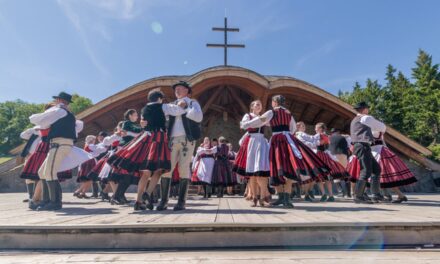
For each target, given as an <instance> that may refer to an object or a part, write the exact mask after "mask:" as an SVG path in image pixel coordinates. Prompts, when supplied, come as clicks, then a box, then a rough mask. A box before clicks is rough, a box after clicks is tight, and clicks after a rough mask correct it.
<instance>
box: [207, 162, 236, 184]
mask: <svg viewBox="0 0 440 264" xmlns="http://www.w3.org/2000/svg"><path fill="white" fill-rule="evenodd" d="M211 184H212V185H213V186H234V185H236V184H237V177H236V174H234V173H232V167H231V163H230V162H229V160H228V159H227V158H225V157H217V159H216V160H215V163H214V169H213V172H212V182H211Z"/></svg>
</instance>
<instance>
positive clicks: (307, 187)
mask: <svg viewBox="0 0 440 264" xmlns="http://www.w3.org/2000/svg"><path fill="white" fill-rule="evenodd" d="M296 129H297V130H296V132H295V137H296V138H297V139H299V140H300V141H301V142H302V143H304V144H305V145H306V146H307V147H309V148H310V149H311V150H313V151H316V146H317V144H318V143H319V137H317V136H316V135H309V134H307V133H306V124H305V123H304V122H302V121H300V122H298V123H296ZM300 184H301V183H300ZM313 186H315V181H306V182H304V183H302V184H301V187H302V189H303V191H304V194H305V196H304V200H305V201H308V202H314V200H313V199H314V196H313V193H312V189H313Z"/></svg>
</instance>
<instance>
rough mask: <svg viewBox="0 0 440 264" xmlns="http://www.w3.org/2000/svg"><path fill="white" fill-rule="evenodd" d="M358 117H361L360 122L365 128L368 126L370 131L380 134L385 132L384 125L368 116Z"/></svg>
mask: <svg viewBox="0 0 440 264" xmlns="http://www.w3.org/2000/svg"><path fill="white" fill-rule="evenodd" d="M358 115H360V116H362V117H361V120H360V122H361V123H362V124H364V125H366V126H369V127H370V128H371V130H372V131H378V132H382V133H383V132H385V130H386V128H387V127H386V125H385V124H384V123H382V122H380V121H379V120H377V119H376V118H374V117H372V116H370V115H361V114H358Z"/></svg>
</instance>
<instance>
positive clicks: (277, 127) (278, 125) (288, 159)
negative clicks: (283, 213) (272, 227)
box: [250, 95, 328, 208]
mask: <svg viewBox="0 0 440 264" xmlns="http://www.w3.org/2000/svg"><path fill="white" fill-rule="evenodd" d="M284 103H285V98H284V96H282V95H275V96H273V97H272V108H273V110H269V111H267V112H266V113H264V114H263V115H262V116H261V117H260V118H257V119H253V120H252V121H251V124H250V125H252V124H253V125H256V124H265V123H267V122H269V124H270V126H271V127H272V132H273V133H272V137H271V139H270V148H269V161H270V175H271V181H272V185H274V186H276V188H277V192H278V200H277V201H275V202H274V203H272V205H274V206H276V205H283V206H284V207H286V208H293V204H292V203H291V202H290V193H291V191H292V181H293V180H295V181H298V182H304V181H313V180H314V179H315V178H316V177H319V176H320V175H321V174H323V173H327V172H328V168H327V166H326V165H325V164H324V163H323V162H322V161H321V160H320V159H319V158H318V156H316V154H315V153H314V152H313V151H312V150H311V149H310V148H308V147H307V146H306V145H304V144H303V143H302V142H301V141H299V140H298V139H297V138H296V137H294V136H293V134H292V133H294V132H295V131H296V123H295V120H294V119H293V117H292V115H291V114H290V112H289V111H288V110H287V109H286V108H284ZM254 120H255V122H254Z"/></svg>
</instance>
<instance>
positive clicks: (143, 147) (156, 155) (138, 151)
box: [117, 131, 171, 172]
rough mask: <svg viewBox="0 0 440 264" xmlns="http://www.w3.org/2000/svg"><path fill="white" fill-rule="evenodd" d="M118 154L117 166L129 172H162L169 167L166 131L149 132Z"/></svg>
mask: <svg viewBox="0 0 440 264" xmlns="http://www.w3.org/2000/svg"><path fill="white" fill-rule="evenodd" d="M124 149H126V151H125V152H124V153H123V154H122V155H120V157H121V159H120V160H119V162H118V163H117V167H119V168H122V169H125V170H127V171H129V172H134V171H145V170H149V171H156V170H163V171H164V172H166V171H169V170H170V169H171V162H170V158H171V157H170V156H171V155H170V149H169V146H168V136H167V133H166V132H163V131H158V132H151V135H148V136H145V137H143V138H142V139H140V140H138V142H136V143H134V144H132V145H131V146H130V147H128V148H124Z"/></svg>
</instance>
